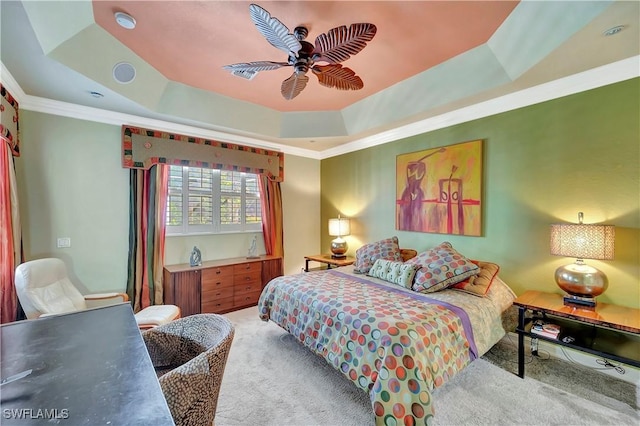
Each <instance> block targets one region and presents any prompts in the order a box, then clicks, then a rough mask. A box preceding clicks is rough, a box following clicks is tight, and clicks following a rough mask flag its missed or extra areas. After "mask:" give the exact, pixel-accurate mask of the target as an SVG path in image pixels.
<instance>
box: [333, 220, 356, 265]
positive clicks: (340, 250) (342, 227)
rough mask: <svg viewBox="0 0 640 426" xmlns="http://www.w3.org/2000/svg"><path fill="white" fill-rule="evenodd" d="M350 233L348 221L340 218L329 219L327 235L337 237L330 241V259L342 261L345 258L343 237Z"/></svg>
mask: <svg viewBox="0 0 640 426" xmlns="http://www.w3.org/2000/svg"><path fill="white" fill-rule="evenodd" d="M350 233H351V229H350V225H349V219H346V218H344V217H340V215H338V218H337V219H329V235H331V236H332V237H338V238H336V239H334V240H333V241H331V253H332V254H331V257H332V258H334V259H343V258H345V257H347V255H346V253H347V242H346V241H345V239H344V238H342V237H344V236H347V235H349V234H350Z"/></svg>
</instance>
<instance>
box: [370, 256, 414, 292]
mask: <svg viewBox="0 0 640 426" xmlns="http://www.w3.org/2000/svg"><path fill="white" fill-rule="evenodd" d="M417 269H418V266H417V265H412V264H407V263H403V262H394V261H392V260H385V259H378V260H376V261H375V263H374V264H373V266H372V267H371V269H369V272H367V275H369V276H372V277H376V278H380V279H383V280H385V281H388V282H390V283H393V284H398V285H401V286H402V287H405V288H411V285H412V284H413V277H414V276H415V275H416V270H417Z"/></svg>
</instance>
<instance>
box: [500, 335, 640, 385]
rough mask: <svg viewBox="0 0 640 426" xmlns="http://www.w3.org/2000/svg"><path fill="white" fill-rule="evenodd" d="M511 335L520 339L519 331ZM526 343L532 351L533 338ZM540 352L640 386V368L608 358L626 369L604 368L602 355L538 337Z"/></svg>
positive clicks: (515, 338)
mask: <svg viewBox="0 0 640 426" xmlns="http://www.w3.org/2000/svg"><path fill="white" fill-rule="evenodd" d="M509 335H510V337H511V339H513V341H514V342H517V341H518V334H517V333H515V332H510V333H509ZM525 344H526V345H527V352H528V351H530V349H529V348H530V347H531V346H530V345H531V339H530V338H529V337H526V339H525ZM538 352H539V353H540V352H544V353H545V354H549V356H552V357H554V358H556V359H560V360H563V361H568V362H575V363H578V364H580V365H582V366H585V367H587V368H593V369H595V370H597V371H598V372H599V373H602V374H606V375H608V376H611V377H615V378H616V379H620V380H624V381H625V382H628V383H631V384H634V385H636V386H638V387H639V388H640V369H638V368H636V367H634V366H631V365H628V364H622V363H619V362H617V361H611V360H608V361H609V362H611V364H613V365H619V366H621V367H622V368H623V369H624V374H621V373H619V372H618V371H617V370H616V369H614V368H604V367H603V366H602V365H600V364H598V363H597V362H596V360H597V359H602V357H597V356H595V355H591V354H588V353H585V352H580V351H576V350H573V349H569V348H567V347H564V346H559V345H554V344H553V343H549V342H547V341H544V340H541V339H538Z"/></svg>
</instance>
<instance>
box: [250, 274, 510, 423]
mask: <svg viewBox="0 0 640 426" xmlns="http://www.w3.org/2000/svg"><path fill="white" fill-rule="evenodd" d="M352 269H353V268H352V267H344V268H338V269H333V270H325V271H317V272H308V273H302V274H297V275H288V276H282V277H278V278H276V279H274V280H272V281H271V282H269V284H267V286H266V287H265V289H264V290H263V292H262V295H261V297H260V300H259V302H258V310H259V315H260V318H261V319H262V320H264V321H268V320H271V321H273V322H275V323H276V324H278V325H279V326H280V327H282V328H284V329H285V330H286V331H288V332H289V333H291V334H292V335H293V336H295V337H296V338H297V339H298V340H299V341H300V342H301V343H302V344H304V345H305V346H306V347H308V348H309V349H310V350H312V351H313V352H314V353H316V354H318V355H320V356H322V357H323V358H324V359H325V360H326V361H327V362H328V363H329V364H330V365H332V366H333V367H334V368H336V369H337V370H339V371H341V372H342V373H343V374H344V375H345V376H346V377H348V378H349V379H350V380H351V381H353V382H354V383H355V384H356V385H357V386H358V387H360V388H362V389H364V390H365V391H367V392H368V393H369V395H370V398H371V404H372V407H373V414H374V417H375V423H376V424H377V425H403V424H404V425H416V424H432V423H433V419H434V414H435V412H434V404H433V400H432V393H431V392H432V390H433V389H434V388H436V387H438V386H441V385H442V384H444V383H445V382H447V381H448V380H449V379H450V378H451V377H453V376H454V375H455V374H457V373H458V372H459V371H461V370H462V369H463V368H464V367H465V366H466V365H468V364H469V363H470V362H471V361H473V360H474V359H475V358H477V357H478V356H480V355H482V354H483V353H484V352H486V351H487V350H488V349H489V348H490V347H491V346H493V345H494V344H495V343H496V342H497V341H498V340H500V338H502V336H504V334H505V331H504V329H503V327H502V321H501V314H502V312H503V311H504V310H506V309H507V308H508V307H509V306H511V302H512V301H513V299H514V295H513V292H512V291H511V290H510V289H509V288H508V287H507V286H506V284H504V282H502V281H501V280H500V279H499V277H498V279H497V280H495V281H496V282H494V284H492V286H491V289H490V291H489V293H488V295H487V297H484V298H481V297H478V296H473V295H470V294H467V293H463V292H460V291H456V290H443V291H440V292H437V293H432V294H428V295H426V294H422V293H416V292H413V291H411V290H407V289H405V288H402V287H400V286H397V285H393V284H389V283H386V282H385V281H382V280H378V279H376V278H372V277H368V276H363V275H357V274H354V273H352Z"/></svg>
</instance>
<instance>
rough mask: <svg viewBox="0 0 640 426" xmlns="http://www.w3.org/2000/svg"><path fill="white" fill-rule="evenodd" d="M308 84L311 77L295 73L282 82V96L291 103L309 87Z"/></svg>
mask: <svg viewBox="0 0 640 426" xmlns="http://www.w3.org/2000/svg"><path fill="white" fill-rule="evenodd" d="M308 82H309V77H307V76H306V74H302V73H297V72H294V73H293V74H291V77H289V78H287V79H286V80H285V81H283V82H282V86H281V87H280V93H282V96H283V97H284V98H285V99H286V100H288V101H290V100H291V99H293V98H295V97H296V96H298V95H299V94H300V92H302V90H303V89H304V88H305V87H307V83H308Z"/></svg>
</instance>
